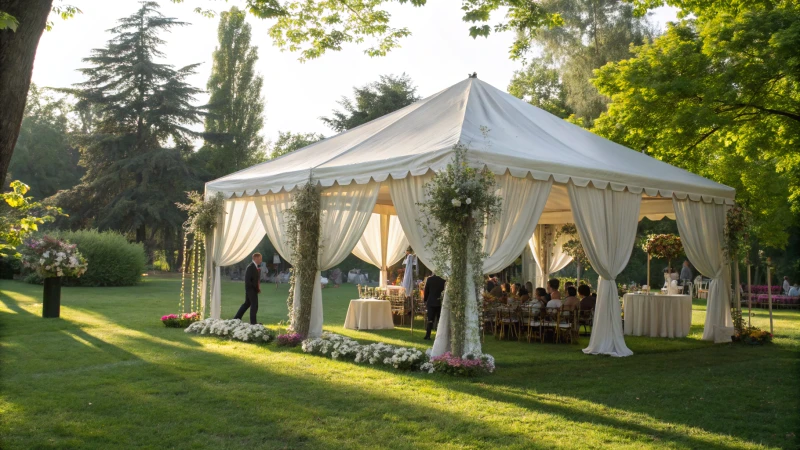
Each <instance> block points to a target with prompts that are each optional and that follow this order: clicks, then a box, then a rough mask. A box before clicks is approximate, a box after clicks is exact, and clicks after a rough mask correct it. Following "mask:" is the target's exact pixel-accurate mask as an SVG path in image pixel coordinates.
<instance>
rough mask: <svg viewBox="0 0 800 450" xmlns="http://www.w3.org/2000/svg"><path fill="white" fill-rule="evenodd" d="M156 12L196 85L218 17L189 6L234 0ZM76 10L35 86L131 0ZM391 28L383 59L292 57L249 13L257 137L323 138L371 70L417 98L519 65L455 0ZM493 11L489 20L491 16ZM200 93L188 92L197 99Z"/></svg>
mask: <svg viewBox="0 0 800 450" xmlns="http://www.w3.org/2000/svg"><path fill="white" fill-rule="evenodd" d="M160 3H161V5H162V7H161V12H162V14H164V15H165V16H168V17H176V18H178V19H179V20H181V21H185V22H189V23H190V24H191V25H187V26H185V27H180V28H174V29H173V30H172V32H171V33H169V34H165V35H164V36H162V38H163V39H164V40H166V41H167V43H166V44H165V46H164V48H163V51H164V53H165V54H166V55H167V61H168V62H169V63H170V64H173V65H174V66H176V67H182V66H185V65H188V64H194V63H201V65H200V66H199V68H198V71H197V73H196V74H195V75H194V76H192V77H190V78H189V80H188V81H189V82H190V83H192V84H193V85H194V86H197V87H201V88H205V86H206V82H207V80H208V77H209V74H210V73H211V56H212V52H213V51H214V49H215V48H216V46H217V25H218V21H219V18H218V17H215V18H207V17H204V16H201V15H199V14H197V13H195V12H194V8H195V7H201V8H203V9H210V10H214V11H216V12H220V11H224V10H228V9H230V8H231V7H232V6H238V7H240V8H243V6H244V1H242V0H228V1H227V2H226V1H222V0H185V1H184V3H181V4H175V3H172V2H170V1H167V0H161V2H160ZM69 4H72V5H74V6H76V7H78V8H79V9H81V11H82V14H79V15H77V16H76V17H74V18H72V19H69V20H67V21H63V20H61V19H58V18H55V19H53V21H54V25H55V26H54V27H53V29H52V31H49V32H45V33H44V35H43V36H42V39H41V41H40V43H39V48H38V51H37V54H36V60H35V62H34V68H33V82H34V83H36V84H37V85H39V86H41V87H68V86H70V85H72V84H73V83H77V82H80V81H83V76H82V75H81V74H80V73H79V72H77V69H79V68H82V67H86V65H85V64H84V63H83V62H82V61H81V60H82V58H85V57H86V56H88V55H89V52H90V51H91V49H93V48H98V47H102V46H104V44H105V43H106V41H108V39H109V38H110V36H111V35H110V33H108V32H107V30H108V29H110V28H112V27H113V26H115V24H116V21H117V19H119V18H120V17H125V16H128V15H130V14H132V13H133V12H135V11H136V10H137V9H138V7H139V3H138V1H137V0H70V1H69ZM387 9H388V10H389V11H390V12H391V13H392V25H393V26H395V27H407V28H409V30H410V31H411V33H412V35H411V36H409V37H407V38H405V39H403V40H402V41H401V48H399V49H395V50H393V51H392V52H391V53H389V55H387V56H385V57H378V58H370V57H369V56H367V55H365V54H364V49H365V48H366V45H362V46H359V45H357V44H351V45H348V46H346V47H345V48H344V50H342V51H340V52H329V53H326V54H325V55H323V56H322V57H321V58H319V59H315V60H311V61H308V62H305V63H301V62H299V61H298V55H297V54H294V53H290V52H281V51H280V50H279V49H278V48H277V47H275V46H273V45H272V41H271V39H270V38H269V34H268V29H269V27H270V25H271V24H272V22H271V21H266V20H261V19H258V18H255V17H253V16H248V19H247V20H248V22H249V23H250V24H251V25H252V39H253V45H256V46H258V52H259V61H258V63H257V70H258V72H260V74H261V75H262V76H263V77H264V88H263V93H262V95H263V97H264V98H265V100H266V107H265V119H266V121H265V124H264V130H263V134H264V136H265V137H266V138H267V139H268V140H275V139H276V138H277V136H278V131H292V132H317V133H322V134H324V135H325V136H331V135H333V134H334V132H333V131H332V130H331V129H329V128H328V127H326V126H325V125H324V124H323V123H322V121H320V120H319V117H321V116H329V115H330V113H331V111H332V110H334V109H340V108H339V105H338V104H337V101H338V100H340V99H341V98H342V96H345V95H346V96H348V97H350V96H352V91H353V87H354V86H363V85H365V84H367V83H370V82H372V81H376V80H378V78H379V77H380V75H387V74H397V75H399V74H401V73H406V74H408V75H409V76H410V77H411V79H412V80H413V82H414V83H415V85H416V86H417V88H418V91H417V93H418V94H419V95H420V96H422V97H426V96H428V95H431V94H434V93H436V92H438V91H440V90H442V89H445V88H447V87H449V86H451V85H453V84H455V83H457V82H459V81H461V80H462V79H464V78H466V77H467V74H469V73H472V72H477V73H478V78H480V79H482V80H484V81H486V82H488V83H490V84H492V85H494V86H495V87H497V88H500V89H503V90H505V89H506V87H507V86H508V83H509V81H510V80H511V77H512V76H513V73H514V71H515V70H517V69H519V68H520V66H521V63H520V62H518V61H512V60H510V59H509V58H508V49H509V47H510V46H511V43H512V41H513V39H514V34H513V33H512V32H506V33H500V34H492V35H491V36H490V37H489V38H478V39H472V38H471V37H469V34H468V30H469V24H467V23H464V22H463V21H461V10H460V2H457V1H453V0H429V1H428V4H427V5H426V6H424V7H421V8H416V7H413V6H411V5H410V4H409V3H407V4H405V5H400V4H397V3H393V4H390V5H388V7H387ZM501 18H502V16H501V15H500V14H499V13H498V14H497V16H496V17H493V19H492V21H491V22H490V23H496V22H499V21H500V19H501ZM671 20H675V10H673V9H670V8H659V9H658V10H656V11H655V12H654V14H653V15H652V17H651V21H652V22H653V23H654V24H656V26H658V27H659V28H662V29H663V28H664V27H665V26H666V22H668V21H671ZM207 99H208V95H206V94H204V95H201V96H198V97H197V100H198V102H197V104H203V103H205V102H206V101H207Z"/></svg>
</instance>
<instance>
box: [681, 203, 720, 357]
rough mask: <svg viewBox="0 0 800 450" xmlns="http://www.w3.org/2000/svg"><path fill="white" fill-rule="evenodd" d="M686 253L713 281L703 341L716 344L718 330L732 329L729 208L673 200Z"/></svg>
mask: <svg viewBox="0 0 800 450" xmlns="http://www.w3.org/2000/svg"><path fill="white" fill-rule="evenodd" d="M672 204H673V206H674V208H675V221H676V222H677V223H678V233H679V234H680V236H681V242H682V243H683V249H684V250H685V251H686V256H688V257H689V261H691V262H692V264H694V266H695V267H697V270H699V271H700V273H701V274H703V275H705V276H707V277H708V278H711V283H710V284H709V286H708V306H707V308H706V323H705V327H704V328H703V339H705V340H710V341H713V340H714V327H715V326H717V327H731V326H733V320H732V319H731V306H730V300H731V298H730V288H729V286H730V285H731V283H730V272H729V270H728V261H727V259H726V258H725V254H724V252H723V248H722V245H723V239H724V237H723V236H724V233H725V215H726V206H725V205H717V204H715V203H703V202H702V201H692V200H690V199H689V198H687V199H685V200H678V199H677V198H674V197H673V198H672Z"/></svg>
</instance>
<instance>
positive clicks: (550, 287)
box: [547, 278, 561, 300]
mask: <svg viewBox="0 0 800 450" xmlns="http://www.w3.org/2000/svg"><path fill="white" fill-rule="evenodd" d="M560 285H561V282H560V281H558V280H556V279H555V278H553V279H552V280H550V281H548V282H547V293H548V294H550V300H561V292H559V291H558V287H559V286H560Z"/></svg>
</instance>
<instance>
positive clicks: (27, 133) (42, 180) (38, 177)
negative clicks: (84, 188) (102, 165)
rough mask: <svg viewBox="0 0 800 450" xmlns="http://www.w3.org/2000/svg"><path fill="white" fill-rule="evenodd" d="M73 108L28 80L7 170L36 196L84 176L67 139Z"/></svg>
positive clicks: (58, 188) (50, 192)
mask: <svg viewBox="0 0 800 450" xmlns="http://www.w3.org/2000/svg"><path fill="white" fill-rule="evenodd" d="M72 111H73V107H72V105H70V104H69V103H68V102H67V101H66V100H64V99H55V98H53V97H52V96H51V95H48V94H46V92H45V91H44V90H42V89H40V88H38V87H37V86H36V85H35V84H33V83H31V87H30V90H29V91H28V100H27V103H26V105H25V116H24V117H23V119H22V126H21V128H20V131H19V137H18V138H17V144H16V146H15V147H14V155H13V156H12V157H11V163H10V165H9V172H10V173H11V174H13V176H14V178H16V179H19V180H23V181H25V183H27V184H28V185H29V186H31V191H30V195H31V196H33V197H35V198H46V197H50V196H51V195H53V194H55V193H56V192H58V191H60V190H62V189H69V188H71V187H73V186H75V185H76V184H78V183H79V182H80V179H81V176H83V172H84V171H83V169H82V168H81V167H79V166H78V160H79V158H80V154H79V152H78V149H77V148H76V147H75V146H74V145H72V143H71V138H70V133H71V131H72V129H73V128H74V125H73V124H71V123H70V120H69V118H68V115H69V114H70V113H71V112H72Z"/></svg>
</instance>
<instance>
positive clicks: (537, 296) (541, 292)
mask: <svg viewBox="0 0 800 450" xmlns="http://www.w3.org/2000/svg"><path fill="white" fill-rule="evenodd" d="M534 300H536V301H537V302H539V303H541V304H542V306H544V305H546V304H547V302H548V301H549V300H548V299H547V291H546V290H545V289H544V288H536V291H534Z"/></svg>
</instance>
